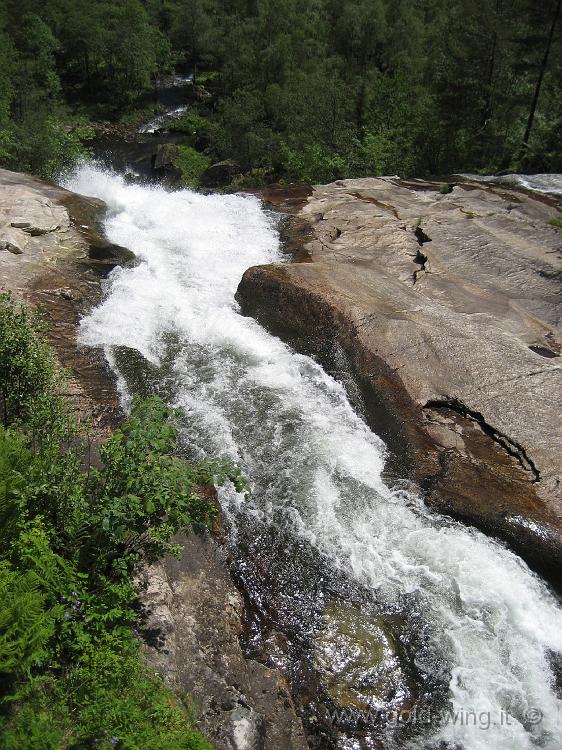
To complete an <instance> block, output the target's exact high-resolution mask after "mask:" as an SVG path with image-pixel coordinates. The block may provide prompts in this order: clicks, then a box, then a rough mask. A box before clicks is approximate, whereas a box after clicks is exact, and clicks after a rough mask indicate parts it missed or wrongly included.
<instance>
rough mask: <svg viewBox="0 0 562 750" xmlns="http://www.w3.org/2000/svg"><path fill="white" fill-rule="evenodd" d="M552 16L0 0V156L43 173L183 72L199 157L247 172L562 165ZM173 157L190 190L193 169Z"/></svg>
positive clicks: (279, 3) (427, 0)
mask: <svg viewBox="0 0 562 750" xmlns="http://www.w3.org/2000/svg"><path fill="white" fill-rule="evenodd" d="M560 5H561V1H560V0H544V2H540V3H538V2H536V0H513V1H512V2H510V3H507V2H506V1H505V0H309V1H307V2H299V1H297V0H144V2H143V1H141V0H120V2H118V3H114V2H108V0H90V1H89V2H88V3H86V2H84V1H83V0H41V2H40V1H39V0H18V1H17V2H16V0H7V1H6V2H5V5H4V7H5V10H4V11H3V12H2V11H0V55H1V56H2V60H3V65H2V69H1V71H0V128H1V130H0V160H1V161H2V163H4V164H7V165H11V166H15V167H18V168H21V169H30V170H32V171H39V172H41V173H42V174H47V175H51V174H53V173H54V172H56V171H57V170H59V169H61V168H64V166H65V164H67V163H68V162H69V161H70V160H72V159H73V158H74V157H75V156H76V154H77V153H78V152H79V151H80V148H81V144H82V143H84V139H85V137H87V135H88V132H87V129H85V125H84V120H83V118H84V117H86V116H88V117H93V118H95V117H100V116H101V117H117V116H119V115H121V114H122V113H123V111H124V110H126V109H127V108H131V107H135V106H137V107H139V106H141V105H142V104H143V103H144V104H146V101H147V97H148V99H149V98H150V92H151V88H152V86H153V84H154V80H155V77H156V76H157V75H158V74H159V73H161V72H163V71H166V70H171V69H172V67H173V66H179V67H180V68H183V69H184V70H192V71H195V72H196V73H197V72H200V71H204V76H201V77H200V78H199V82H200V83H203V84H204V85H206V86H208V90H209V92H210V93H211V94H212V100H211V101H210V102H207V104H206V105H205V106H202V107H201V111H200V112H199V115H203V116H204V118H205V120H206V121H207V126H206V127H205V128H204V130H205V132H204V134H203V137H202V138H199V141H200V147H201V148H202V149H203V150H205V151H206V156H208V157H210V158H212V159H219V158H228V157H230V158H234V159H236V160H237V161H238V162H239V163H240V164H241V166H242V167H243V169H244V170H245V171H249V170H261V171H262V173H263V174H264V175H266V176H268V175H273V176H279V175H281V176H284V177H286V178H288V179H303V180H308V181H324V180H327V179H330V178H333V177H338V176H352V175H366V174H373V173H375V174H380V173H395V172H397V173H400V174H404V175H413V174H418V175H422V174H428V173H431V174H439V173H441V174H445V173H448V172H453V171H459V170H475V169H482V170H487V171H490V170H502V169H516V168H520V169H523V170H528V171H532V170H535V171H536V170H539V171H541V170H546V171H549V170H561V169H562V149H561V146H560V132H561V130H562V113H561V103H560V102H561V99H560V90H561V84H562V43H561V39H562V35H561V25H562V19H561V18H560ZM81 118H82V119H81ZM192 145H193V144H192V143H191V142H189V141H188V142H186V146H187V147H192ZM183 159H184V162H185V161H186V159H187V160H188V162H189V164H188V169H187V181H188V182H189V181H190V180H191V181H193V179H195V178H194V170H195V173H196V172H197V170H198V169H199V166H200V165H198V164H197V163H196V160H195V159H194V157H193V154H190V153H187V152H184V154H183ZM201 163H202V162H201Z"/></svg>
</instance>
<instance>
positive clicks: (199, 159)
mask: <svg viewBox="0 0 562 750" xmlns="http://www.w3.org/2000/svg"><path fill="white" fill-rule="evenodd" d="M210 165H211V160H210V159H209V157H208V156H205V154H202V153H200V152H199V151H196V150H195V149H194V148H192V147H191V146H178V156H177V157H176V159H175V166H176V167H178V169H179V170H180V171H181V182H182V185H185V187H190V188H196V187H198V186H199V183H200V182H201V175H202V174H203V172H204V171H205V170H206V169H208V167H209V166H210Z"/></svg>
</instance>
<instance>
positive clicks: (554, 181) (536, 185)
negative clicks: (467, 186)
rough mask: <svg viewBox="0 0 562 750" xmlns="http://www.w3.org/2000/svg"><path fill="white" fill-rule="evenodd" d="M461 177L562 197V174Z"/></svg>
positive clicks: (471, 175) (469, 175)
mask: <svg viewBox="0 0 562 750" xmlns="http://www.w3.org/2000/svg"><path fill="white" fill-rule="evenodd" d="M459 177H463V178H464V179H466V180H472V181H473V182H483V183H488V184H490V185H508V186H513V187H520V188H521V187H522V188H525V189H526V190H531V191H533V192H535V193H543V194H545V195H552V196H557V197H558V198H560V197H562V174H504V175H478V174H461V175H459Z"/></svg>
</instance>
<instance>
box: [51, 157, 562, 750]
mask: <svg viewBox="0 0 562 750" xmlns="http://www.w3.org/2000/svg"><path fill="white" fill-rule="evenodd" d="M65 186H66V187H68V188H69V189H71V190H74V191H75V192H78V193H82V194H85V195H90V196H95V197H97V198H101V199H102V200H104V201H105V202H106V203H107V205H108V209H109V210H108V215H107V219H106V223H105V231H106V234H107V237H108V238H109V239H110V240H111V241H112V242H114V243H116V244H119V245H122V246H125V247H127V248H129V249H130V250H132V251H133V252H134V253H135V254H136V256H137V258H138V260H139V262H138V264H137V265H135V266H134V267H130V268H116V269H115V270H114V271H113V272H112V274H111V275H110V277H109V280H108V286H107V290H106V295H105V298H104V301H103V302H102V303H101V304H100V305H99V306H98V307H97V308H96V309H95V310H93V312H92V313H91V314H90V315H89V316H88V317H87V318H85V319H84V320H83V321H82V323H81V328H80V339H81V341H82V343H83V344H86V345H90V346H96V347H103V348H104V349H105V352H106V355H107V357H108V360H109V361H110V363H112V362H113V361H114V355H113V352H114V351H115V349H114V347H118V346H126V347H130V348H133V349H136V350H138V351H139V352H140V353H141V354H142V355H143V356H144V357H145V358H146V359H147V360H148V361H149V362H151V363H153V364H154V365H161V364H162V363H163V361H164V360H170V358H171V361H169V362H168V371H169V379H170V382H171V383H172V385H173V394H174V396H173V402H174V403H175V405H176V406H178V407H180V408H181V409H182V410H183V411H184V413H185V415H186V420H187V423H188V425H189V430H188V436H189V440H190V442H191V443H192V445H193V446H194V448H195V449H196V450H197V451H199V452H200V453H201V454H205V453H208V454H221V455H226V456H228V457H229V458H231V459H232V460H233V461H235V462H236V463H237V464H238V465H239V466H240V467H241V468H242V471H243V473H244V475H245V476H246V477H247V478H248V479H249V482H250V484H251V486H252V489H253V495H252V497H251V499H250V500H249V501H242V499H241V498H240V497H238V496H237V495H236V493H234V491H233V490H232V489H230V490H228V491H225V492H223V493H222V494H221V502H222V503H223V506H224V510H225V512H226V513H227V514H228V515H229V517H230V518H231V521H232V526H233V529H234V532H233V533H236V525H237V519H242V518H244V517H248V516H251V517H252V521H253V523H256V524H261V525H264V526H267V525H268V524H278V525H281V526H283V528H285V529H286V530H288V532H289V533H290V534H291V535H292V536H293V537H294V538H297V539H302V540H303V543H305V542H306V543H307V544H310V545H313V546H314V547H315V548H316V549H318V550H319V552H320V553H321V554H322V556H324V557H325V558H326V559H327V560H328V561H330V563H331V564H332V565H333V566H334V569H337V570H338V571H340V572H341V571H343V573H344V574H345V575H346V576H348V577H349V579H350V580H354V581H357V582H358V583H360V584H361V585H362V586H366V587H369V588H371V589H373V590H376V591H377V595H378V596H380V597H387V598H392V597H396V596H397V595H400V594H404V595H409V594H412V593H415V594H416V595H417V597H418V601H420V602H421V604H422V607H421V611H422V613H423V617H424V619H425V621H426V623H427V624H428V632H429V633H430V634H431V638H432V640H433V648H434V651H436V652H438V653H439V654H440V657H441V659H442V661H443V662H444V663H445V664H446V665H447V674H448V680H449V685H448V688H449V699H450V701H451V704H452V707H453V710H454V711H464V712H472V711H473V712H475V714H476V715H488V717H489V718H490V724H489V726H487V727H485V726H484V725H483V723H482V722H475V723H472V722H468V723H462V724H460V723H456V724H455V723H454V722H451V721H448V722H447V721H444V722H442V723H441V724H440V725H437V726H432V727H431V728H430V729H428V731H427V733H426V735H425V737H422V738H417V739H413V740H411V741H410V742H411V743H412V745H408V746H412V747H420V748H421V747H424V748H425V747H433V746H434V745H433V743H438V742H439V741H445V742H448V743H451V746H453V745H454V744H455V743H457V745H458V746H460V747H463V748H465V750H491V749H493V750H526V749H527V748H529V749H531V748H536V747H540V748H547V749H548V750H559V748H560V742H561V739H560V738H561V737H562V726H561V716H562V701H561V699H560V696H558V695H557V694H556V687H555V677H554V674H553V667H552V663H553V659H552V655H553V654H558V655H560V654H562V609H561V607H560V603H559V601H558V599H557V598H556V597H555V595H554V594H553V593H552V592H551V591H550V589H549V588H548V587H547V586H546V585H545V584H544V583H543V582H542V581H541V580H540V579H539V578H538V577H537V576H536V575H535V574H533V573H532V572H531V571H530V570H529V569H528V567H527V566H526V565H525V563H524V562H522V561H521V560H520V559H519V558H518V557H517V556H516V555H514V554H513V553H511V552H510V551H509V550H507V549H506V548H505V547H504V546H502V545H501V544H499V543H496V542H495V541H493V540H491V539H489V538H487V537H486V536H484V535H483V534H481V533H479V532H477V531H475V530H473V529H469V528H466V527H464V526H462V525H461V524H458V523H456V522H453V521H451V520H450V519H444V518H442V517H441V516H439V515H436V514H434V513H430V512H429V511H428V510H427V509H426V508H425V507H424V505H423V503H422V502H421V500H420V499H419V498H416V497H413V496H412V495H411V494H408V493H407V492H405V491H404V490H400V489H396V488H393V487H389V486H387V484H386V483H385V482H384V481H383V478H382V472H383V468H384V464H385V458H386V451H385V446H384V444H383V443H382V441H381V440H380V439H379V438H378V437H377V436H376V435H375V434H374V433H373V432H371V431H370V430H369V428H368V427H367V426H366V424H365V422H364V421H363V420H362V419H361V418H360V416H359V415H358V414H357V413H356V411H355V410H354V409H353V407H352V406H351V404H350V403H349V401H348V399H347V396H346V393H345V390H344V388H343V386H342V385H341V384H340V383H338V382H337V381H336V380H334V379H333V378H332V377H330V376H329V375H327V374H326V373H325V372H324V370H323V369H322V368H321V367H320V366H319V365H318V364H317V363H316V362H314V361H313V360H312V359H310V358H308V357H306V356H303V355H300V354H297V353H295V352H294V351H293V350H292V349H291V348H290V347H289V346H287V345H285V344H284V343H283V342H282V341H280V340H279V339H278V338H276V337H274V336H272V335H270V334H269V333H268V332H267V331H265V330H264V329H263V328H262V327H261V326H260V325H259V324H258V323H257V322H255V321H254V320H252V319H250V318H246V317H243V316H242V315H241V314H240V312H239V309H238V305H237V303H236V301H235V299H234V295H235V292H236V288H237V285H238V283H239V281H240V278H241V277H242V274H243V272H244V271H245V270H246V269H247V268H248V267H249V266H252V265H256V264H263V263H272V262H281V261H282V255H281V254H280V250H279V238H278V234H277V230H276V224H275V221H274V219H273V217H271V216H270V215H268V214H267V213H266V212H265V211H264V210H263V209H262V206H261V204H260V202H259V201H258V200H257V199H256V198H254V197H251V196H242V195H200V194H198V193H195V192H191V191H189V190H179V191H176V192H168V191H166V190H164V189H161V188H158V187H144V186H139V185H127V184H125V182H124V180H123V179H122V178H121V177H120V176H118V175H115V174H112V173H109V172H104V171H102V170H100V169H98V168H96V167H94V166H91V165H84V166H82V167H81V168H80V169H79V170H78V171H77V172H76V174H75V175H74V176H73V177H72V178H71V179H69V180H68V181H67V183H66V185H65ZM171 342H172V343H171ZM121 387H122V394H123V398H124V399H125V400H126V398H127V391H126V384H125V383H124V381H123V380H122V381H121ZM505 712H508V714H509V721H507V722H505V721H502V717H504V716H505ZM435 746H436V745H435Z"/></svg>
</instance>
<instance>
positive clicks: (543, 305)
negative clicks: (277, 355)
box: [238, 178, 562, 585]
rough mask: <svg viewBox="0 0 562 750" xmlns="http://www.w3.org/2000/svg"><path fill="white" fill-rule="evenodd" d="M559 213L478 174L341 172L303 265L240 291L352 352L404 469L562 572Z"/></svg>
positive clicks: (259, 274) (316, 218)
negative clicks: (450, 182)
mask: <svg viewBox="0 0 562 750" xmlns="http://www.w3.org/2000/svg"><path fill="white" fill-rule="evenodd" d="M559 215H560V209H559V206H558V205H557V204H556V202H553V201H551V200H549V199H546V198H541V199H537V198H535V197H533V196H532V195H529V194H526V193H525V192H521V191H519V192H517V191H513V190H509V191H507V190H506V189H505V188H499V187H492V186H485V187H482V186H480V185H477V184H475V183H471V184H459V185H457V186H455V188H454V189H453V191H452V192H450V193H443V192H440V190H439V185H438V184H431V183H424V182H421V181H413V182H410V183H405V182H401V181H400V180H398V179H396V178H380V179H361V180H341V181H338V182H335V183H333V184H331V185H327V186H323V187H316V188H315V190H314V192H313V194H312V195H311V196H310V197H309V198H308V201H307V202H306V203H305V204H304V206H303V207H302V209H301V210H300V213H299V214H298V217H297V219H298V221H299V222H303V221H305V222H307V223H308V227H309V231H308V235H309V240H308V241H306V239H305V241H304V242H305V250H306V252H305V253H301V257H302V258H303V259H305V260H307V261H308V262H305V263H292V264H278V265H271V266H259V267H255V268H251V269H249V270H248V271H247V272H246V273H245V275H244V277H243V279H242V282H241V284H240V286H239V289H238V299H239V301H240V303H241V305H242V309H243V310H244V311H246V312H247V313H249V314H253V315H255V316H257V317H258V318H259V319H260V320H262V321H263V322H264V323H265V324H266V325H269V326H270V327H271V328H272V329H274V330H276V331H277V332H279V333H281V335H284V336H286V337H287V336H288V337H291V338H292V339H293V340H294V341H296V342H297V344H298V345H301V347H302V348H303V349H305V350H307V351H309V352H313V353H315V354H317V355H320V356H323V357H328V358H329V357H330V356H331V354H333V353H334V352H335V351H336V350H337V351H338V352H340V354H341V353H343V356H345V357H346V358H347V360H348V363H349V366H350V367H351V369H352V370H353V371H354V373H355V375H356V377H357V379H358V380H359V381H360V384H361V386H362V388H363V390H364V392H366V393H367V402H368V407H369V409H370V415H371V418H372V422H373V425H374V427H375V429H376V430H377V431H378V432H379V434H381V436H382V437H383V438H384V439H385V440H386V441H387V442H388V444H389V446H390V448H391V450H392V451H393V453H395V454H400V455H401V456H403V457H404V462H403V465H402V467H401V469H399V473H400V472H401V473H402V474H404V473H406V472H407V471H408V464H409V465H410V466H412V467H413V475H414V477H415V478H416V479H417V481H418V483H419V485H420V488H421V490H422V491H423V492H424V494H425V497H426V500H427V502H428V503H430V504H431V505H433V506H434V507H437V508H438V509H439V510H441V511H444V512H447V513H450V514H452V515H453V516H455V517H458V518H462V519H464V520H466V521H468V522H470V523H473V524H475V525H477V526H479V527H480V528H482V529H483V530H485V531H487V532H488V533H492V534H494V535H497V536H499V537H501V538H502V539H505V540H506V541H508V542H509V543H510V544H511V545H512V546H513V547H514V549H516V550H517V551H518V552H519V553H520V554H522V555H523V556H524V557H525V558H526V559H527V560H528V561H529V562H530V563H531V564H533V565H535V566H536V567H538V568H540V569H541V570H542V571H543V572H544V573H545V574H547V575H549V576H550V577H551V578H552V579H553V580H556V582H557V583H558V584H560V585H562V499H561V497H560V476H561V473H562V471H561V469H562V466H561V464H562V435H561V431H560V413H561V412H562V387H561V386H562V383H561V366H560V358H559V353H560V342H561V328H560V279H561V277H562V261H561V259H560V250H561V238H560V230H559V229H556V228H555V227H553V226H551V225H549V223H548V222H549V220H550V219H551V218H552V217H553V216H559ZM298 231H299V234H300V236H305V237H306V234H307V233H305V232H303V231H302V227H301V228H299V230H298ZM371 407H372V408H371ZM381 415H382V416H381Z"/></svg>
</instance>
